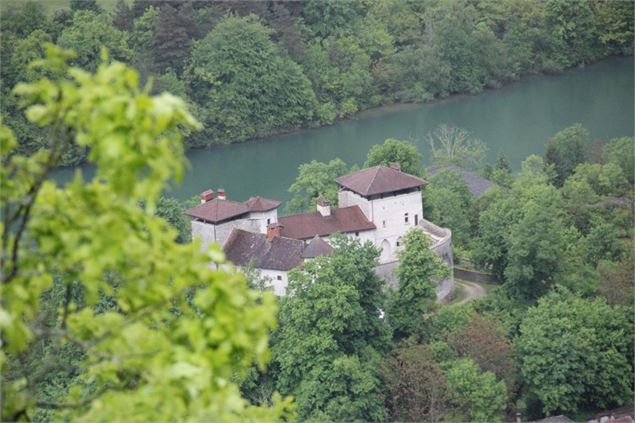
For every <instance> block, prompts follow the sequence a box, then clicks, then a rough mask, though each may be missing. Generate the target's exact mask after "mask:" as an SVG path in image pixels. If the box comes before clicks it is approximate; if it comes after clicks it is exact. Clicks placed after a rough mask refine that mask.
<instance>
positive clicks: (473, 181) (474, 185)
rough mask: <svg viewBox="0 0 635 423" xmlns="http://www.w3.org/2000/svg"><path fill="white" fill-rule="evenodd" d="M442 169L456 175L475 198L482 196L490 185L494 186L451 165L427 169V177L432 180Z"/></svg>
mask: <svg viewBox="0 0 635 423" xmlns="http://www.w3.org/2000/svg"><path fill="white" fill-rule="evenodd" d="M444 169H448V170H451V171H453V172H456V173H458V174H459V176H460V177H461V178H462V179H463V181H465V184H466V185H467V188H468V189H469V190H470V192H471V193H472V195H473V196H475V197H477V198H478V197H480V196H482V195H483V194H484V193H485V191H487V190H488V189H489V188H490V187H491V186H492V185H494V184H493V183H492V181H490V180H488V179H485V178H483V177H482V176H479V175H477V174H475V173H472V172H470V171H468V170H465V169H463V168H462V167H459V166H457V165H453V164H447V165H443V166H438V167H431V168H429V169H428V176H429V177H431V178H432V177H434V176H436V175H437V174H438V173H439V172H441V171H442V170H444Z"/></svg>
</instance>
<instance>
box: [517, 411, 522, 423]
mask: <svg viewBox="0 0 635 423" xmlns="http://www.w3.org/2000/svg"><path fill="white" fill-rule="evenodd" d="M521 415H522V414H521V413H520V412H517V413H516V423H521V421H520V416H521Z"/></svg>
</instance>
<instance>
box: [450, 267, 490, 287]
mask: <svg viewBox="0 0 635 423" xmlns="http://www.w3.org/2000/svg"><path fill="white" fill-rule="evenodd" d="M454 276H455V277H456V278H458V279H462V280H464V281H469V282H477V283H493V284H498V283H500V281H499V280H498V277H497V276H496V275H492V274H490V273H482V272H477V271H476V270H468V269H461V268H460V267H455V268H454Z"/></svg>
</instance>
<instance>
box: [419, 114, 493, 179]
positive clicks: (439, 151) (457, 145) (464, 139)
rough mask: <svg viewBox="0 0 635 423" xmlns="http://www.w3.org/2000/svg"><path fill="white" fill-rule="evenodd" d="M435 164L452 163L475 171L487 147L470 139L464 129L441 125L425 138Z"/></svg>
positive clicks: (481, 142) (476, 140) (479, 141)
mask: <svg viewBox="0 0 635 423" xmlns="http://www.w3.org/2000/svg"><path fill="white" fill-rule="evenodd" d="M426 138H427V139H428V142H429V143H430V148H431V149H432V155H433V156H434V162H435V164H449V163H453V164H456V165H458V166H461V167H463V168H466V169H469V170H477V169H478V168H479V166H480V165H481V163H482V161H483V159H484V158H485V153H486V152H487V146H486V145H485V144H484V143H483V141H481V140H479V139H476V138H471V135H470V133H469V132H467V131H466V130H464V129H461V128H457V127H453V126H448V125H446V124H441V125H439V127H438V128H437V129H435V130H434V131H433V132H429V133H428V135H427V137H426Z"/></svg>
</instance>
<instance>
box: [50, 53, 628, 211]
mask: <svg viewBox="0 0 635 423" xmlns="http://www.w3.org/2000/svg"><path fill="white" fill-rule="evenodd" d="M633 89H634V88H633V57H628V58H612V59H608V60H605V61H602V62H600V63H597V64H594V65H590V66H587V67H585V68H581V69H574V70H570V71H568V72H566V73H564V74H562V75H555V76H540V77H531V78H528V79H525V80H523V81H520V82H517V83H514V84H511V85H508V86H505V87H504V88H501V89H498V90H490V91H486V92H484V93H482V94H479V95H475V96H457V97H453V98H451V99H448V100H445V101H442V102H438V103H433V104H426V105H416V106H413V105H408V106H396V107H391V108H387V109H378V110H373V111H368V112H364V113H362V114H360V115H359V116H357V117H356V118H354V119H350V120H345V121H341V122H338V123H336V124H334V125H332V126H328V127H324V128H319V129H311V130H306V131H301V132H296V133H292V134H286V135H279V136H274V137H269V138H266V139H261V140H255V141H250V142H246V143H241V144H232V145H228V146H222V147H216V148H212V149H208V150H193V151H190V152H188V155H187V156H188V159H189V161H190V166H189V170H188V171H187V173H186V175H185V177H184V180H183V181H182V183H181V185H179V186H176V187H172V188H171V189H169V190H168V192H166V195H167V196H170V197H175V198H177V199H187V198H190V197H192V196H194V195H197V194H199V193H200V192H202V191H204V190H206V189H208V188H213V189H217V188H219V187H220V188H225V190H226V191H227V196H228V199H233V200H238V201H242V200H246V199H247V198H248V197H250V196H255V195H259V196H263V197H268V198H273V199H278V200H287V199H288V198H289V197H290V195H289V193H288V192H287V189H288V187H289V186H290V185H291V183H293V181H294V179H295V177H296V176H297V169H298V166H299V165H300V164H302V163H306V162H309V161H311V160H318V161H328V160H331V159H334V158H336V157H339V158H341V159H342V160H344V161H345V162H346V163H348V164H349V165H351V164H353V163H357V164H362V163H363V162H364V160H365V157H366V154H367V152H368V150H369V149H370V148H371V147H372V146H373V145H375V144H380V143H382V142H383V141H384V140H385V139H386V138H398V139H408V140H411V141H413V142H414V143H415V144H416V145H417V146H418V147H419V149H420V150H421V152H422V153H423V155H424V162H426V163H429V160H430V148H429V146H428V145H427V142H426V140H425V136H426V134H427V133H428V132H430V131H432V130H434V129H435V128H436V127H437V126H438V125H439V124H441V123H446V124H448V125H452V126H459V127H461V128H464V129H466V130H468V131H469V132H471V133H472V135H473V136H474V137H476V138H479V139H481V140H483V141H484V142H485V144H486V145H487V146H488V147H489V151H488V157H487V159H488V162H490V163H492V162H493V161H494V160H495V158H496V155H497V154H498V153H499V152H502V153H504V154H505V155H506V156H507V157H508V158H509V160H510V161H511V163H512V165H513V166H514V168H516V169H518V168H519V166H520V163H521V162H522V160H524V159H525V158H526V157H527V156H528V155H530V154H533V153H536V154H542V153H543V151H544V145H545V143H546V142H547V140H548V138H549V137H550V136H551V135H553V134H554V133H555V132H557V131H558V130H560V129H562V128H565V127H567V126H570V125H573V124H575V123H581V124H582V125H584V126H585V127H586V128H587V129H588V130H589V132H590V134H591V140H592V141H594V140H603V141H606V140H608V139H611V138H613V137H618V136H632V135H633V132H634V129H633V127H634V125H635V123H634V119H635V118H634V115H635V112H634V106H633V102H634V100H633V96H634V94H633ZM84 168H85V171H86V172H87V173H88V174H90V173H92V172H91V169H90V167H89V166H84ZM72 172H73V169H60V170H58V171H56V172H55V175H54V177H55V178H56V179H57V180H58V181H66V180H68V179H70V177H71V175H72Z"/></svg>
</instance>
